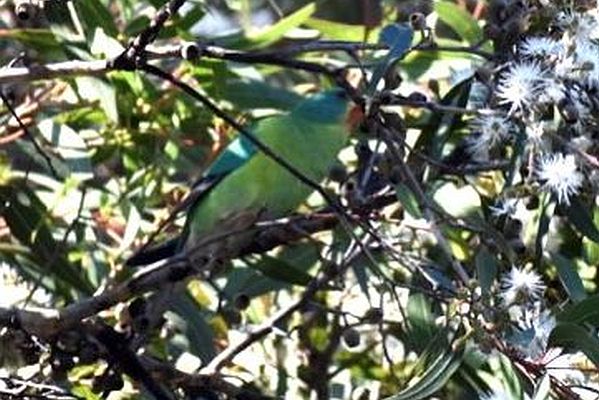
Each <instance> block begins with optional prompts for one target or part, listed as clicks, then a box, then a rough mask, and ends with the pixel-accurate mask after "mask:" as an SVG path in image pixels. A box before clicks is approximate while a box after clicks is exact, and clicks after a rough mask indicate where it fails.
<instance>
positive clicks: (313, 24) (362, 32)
mask: <svg viewBox="0 0 599 400" xmlns="http://www.w3.org/2000/svg"><path fill="white" fill-rule="evenodd" d="M304 25H306V26H307V27H309V28H312V29H316V30H317V31H318V32H320V33H321V34H322V36H324V37H325V38H327V39H333V40H348V41H355V42H361V41H363V40H364V38H365V37H366V35H367V34H368V31H367V29H366V28H365V27H364V26H362V25H350V24H344V23H341V22H335V21H329V20H326V19H320V18H314V17H311V18H309V19H308V20H306V22H305V24H304Z"/></svg>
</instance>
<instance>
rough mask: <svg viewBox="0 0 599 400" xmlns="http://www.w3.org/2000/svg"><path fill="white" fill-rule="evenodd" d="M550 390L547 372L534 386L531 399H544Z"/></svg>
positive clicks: (547, 396)
mask: <svg viewBox="0 0 599 400" xmlns="http://www.w3.org/2000/svg"><path fill="white" fill-rule="evenodd" d="M550 391H551V379H550V376H549V374H545V375H543V378H542V379H541V382H539V383H538V384H537V385H536V387H535V393H534V395H533V397H532V400H546V399H548V398H549V392H550Z"/></svg>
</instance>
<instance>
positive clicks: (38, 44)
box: [0, 28, 60, 51]
mask: <svg viewBox="0 0 599 400" xmlns="http://www.w3.org/2000/svg"><path fill="white" fill-rule="evenodd" d="M0 39H14V40H18V41H20V42H21V43H23V44H25V45H28V46H33V47H34V48H35V49H36V50H37V49H39V50H46V51H47V50H48V49H49V48H50V49H54V50H58V49H60V43H59V42H58V41H57V40H56V37H55V36H54V33H52V31H50V30H48V29H35V28H30V29H2V30H0Z"/></svg>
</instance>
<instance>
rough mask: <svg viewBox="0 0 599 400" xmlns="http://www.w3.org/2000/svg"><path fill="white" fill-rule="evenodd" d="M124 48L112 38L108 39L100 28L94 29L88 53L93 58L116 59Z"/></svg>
mask: <svg viewBox="0 0 599 400" xmlns="http://www.w3.org/2000/svg"><path fill="white" fill-rule="evenodd" d="M124 50H125V48H124V47H123V45H122V44H121V43H120V42H119V41H118V40H116V39H115V38H113V37H110V36H108V35H107V34H106V32H104V29H102V28H96V30H95V31H94V35H93V39H92V44H91V46H90V52H91V53H92V54H93V55H95V56H100V57H101V58H105V59H109V58H114V57H117V56H118V55H119V54H121V53H122V52H123V51H124Z"/></svg>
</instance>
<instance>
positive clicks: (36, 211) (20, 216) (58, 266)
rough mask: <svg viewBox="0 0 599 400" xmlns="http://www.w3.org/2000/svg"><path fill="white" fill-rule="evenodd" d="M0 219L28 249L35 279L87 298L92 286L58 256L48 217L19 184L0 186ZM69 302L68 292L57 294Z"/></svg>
mask: <svg viewBox="0 0 599 400" xmlns="http://www.w3.org/2000/svg"><path fill="white" fill-rule="evenodd" d="M0 204H2V205H3V207H2V208H0V215H1V216H2V217H3V218H4V220H5V221H6V224H7V225H8V227H9V229H10V233H11V235H12V236H13V237H14V238H16V239H18V240H19V242H20V243H21V244H23V245H24V246H27V247H29V248H30V249H31V253H30V254H31V257H32V261H34V263H33V264H32V267H34V268H35V272H34V273H35V275H36V276H39V275H40V274H41V276H48V275H49V276H51V277H53V278H55V279H57V280H59V282H60V283H67V284H68V287H69V288H70V289H71V290H72V289H76V290H79V291H80V292H82V293H85V294H88V295H89V294H91V293H92V292H93V290H94V288H93V286H92V285H91V284H90V283H89V281H88V280H87V279H86V278H85V277H84V275H83V273H82V271H81V270H80V269H79V268H76V267H75V265H74V264H72V263H71V262H69V261H68V260H67V259H66V258H65V257H64V254H63V253H62V252H63V251H64V249H61V246H60V245H59V243H57V242H56V240H55V239H54V237H53V236H52V232H51V231H50V225H49V222H50V221H49V213H48V210H47V209H46V207H45V205H44V204H43V203H42V202H41V201H40V199H39V198H38V196H37V195H36V194H35V192H33V191H32V190H31V189H29V188H28V187H27V186H26V185H25V184H23V182H22V181H13V182H12V183H11V185H8V186H0ZM61 294H62V295H63V296H65V297H66V298H70V297H71V296H70V294H69V293H68V292H62V293H61Z"/></svg>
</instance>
